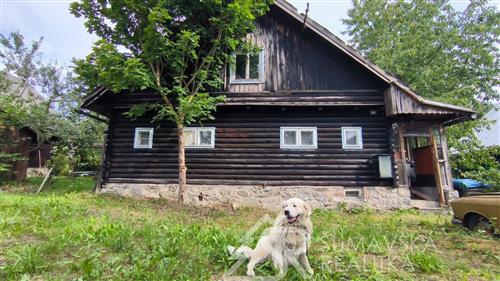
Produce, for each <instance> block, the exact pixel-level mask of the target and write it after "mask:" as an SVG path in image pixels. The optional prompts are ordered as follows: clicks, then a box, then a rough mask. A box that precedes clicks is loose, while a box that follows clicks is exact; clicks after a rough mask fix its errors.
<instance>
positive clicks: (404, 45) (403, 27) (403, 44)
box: [344, 0, 500, 146]
mask: <svg viewBox="0 0 500 281" xmlns="http://www.w3.org/2000/svg"><path fill="white" fill-rule="evenodd" d="M353 3H354V7H353V8H352V9H350V10H349V11H348V15H349V18H348V19H346V20H344V23H345V24H346V25H347V32H346V33H347V34H349V35H350V36H351V38H352V40H351V42H352V43H353V44H354V46H355V47H356V48H357V49H358V50H360V51H361V52H362V53H363V54H364V55H365V56H366V57H367V58H368V59H370V60H371V61H372V62H374V63H376V64H377V65H379V66H380V67H381V68H382V69H385V70H387V71H388V72H390V73H392V74H394V75H396V76H397V77H400V78H401V79H402V80H403V81H405V82H406V83H408V84H409V86H410V87H411V88H413V89H415V90H416V91H417V92H418V93H419V94H421V95H422V96H424V97H426V98H431V99H434V100H438V101H442V102H446V103H451V104H456V105H460V106H465V107H469V108H473V109H475V110H476V111H477V112H478V113H479V117H482V116H483V115H484V114H485V113H486V112H487V111H488V110H489V109H490V108H491V106H492V103H491V102H492V101H494V100H498V99H499V97H500V96H499V94H498V91H497V89H495V87H497V86H498V85H499V78H500V60H499V52H498V43H499V41H498V38H500V14H499V12H498V11H497V9H496V8H495V7H494V5H492V4H490V3H488V2H487V1H471V2H470V3H469V5H468V6H467V8H466V9H465V10H464V11H463V12H461V11H457V10H454V9H453V7H452V6H451V5H450V2H449V1H425V0H413V1H403V0H398V1H385V0H373V1H372V0H370V1H358V0H356V1H354V2H353ZM484 124H485V122H484V120H482V119H479V120H478V121H474V122H467V123H462V124H458V125H454V126H452V127H450V128H448V129H447V135H448V136H449V138H448V139H449V142H450V145H451V146H454V145H455V144H456V142H457V140H458V139H460V138H461V137H464V136H469V137H471V138H473V135H474V129H475V128H478V127H479V126H482V125H484Z"/></svg>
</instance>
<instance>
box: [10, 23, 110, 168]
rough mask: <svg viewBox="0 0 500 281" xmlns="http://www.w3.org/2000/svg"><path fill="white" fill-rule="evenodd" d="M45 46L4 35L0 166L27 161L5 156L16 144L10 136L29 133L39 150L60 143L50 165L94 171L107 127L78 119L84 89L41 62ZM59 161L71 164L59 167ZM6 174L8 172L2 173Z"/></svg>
mask: <svg viewBox="0 0 500 281" xmlns="http://www.w3.org/2000/svg"><path fill="white" fill-rule="evenodd" d="M41 44H42V38H40V39H39V40H36V41H33V42H31V44H27V43H26V42H25V41H24V37H23V36H22V34H21V33H20V32H12V33H10V34H8V35H3V34H0V45H1V46H2V50H1V51H0V57H1V58H2V59H3V61H4V67H3V69H2V71H1V72H0V99H1V100H0V130H3V131H4V132H2V134H1V137H0V151H2V154H0V158H1V159H0V162H2V163H4V164H9V166H10V165H11V164H12V163H13V162H14V161H16V160H19V159H21V158H22V157H23V155H18V154H13V153H7V148H9V147H12V144H13V143H15V141H16V139H15V137H14V135H13V134H11V133H9V134H7V131H11V130H13V129H14V128H18V129H19V128H23V127H29V128H30V129H32V130H34V131H35V132H36V133H37V138H38V139H37V143H38V144H39V145H40V144H42V143H44V142H45V141H47V140H48V139H49V138H51V137H56V138H57V139H58V141H57V143H56V147H54V151H53V152H54V153H53V154H54V159H53V161H51V164H52V165H54V166H65V167H67V168H66V169H65V170H66V171H73V170H74V169H75V168H79V167H81V168H85V169H94V168H96V167H97V165H98V164H99V160H100V157H99V151H98V150H97V149H96V148H95V147H94V142H96V141H98V140H99V139H102V135H103V134H102V133H103V129H104V128H103V125H102V124H97V122H96V121H95V120H92V119H88V118H84V117H82V116H80V115H79V114H78V113H76V111H75V109H76V108H77V107H78V105H79V103H80V100H81V97H82V95H83V90H82V86H81V85H80V84H79V83H78V81H76V80H75V79H74V77H73V75H72V73H71V71H69V70H67V69H66V68H65V67H64V66H61V65H59V64H57V63H56V62H49V63H42V62H41V58H42V57H43V54H42V53H41V52H40V47H41ZM35 89H36V90H38V91H36V90H35ZM38 92H40V93H41V95H40V94H38ZM2 159H3V161H2ZM61 159H62V160H64V161H66V162H67V163H57V161H59V160H61ZM8 168H9V167H7V166H4V170H7V169H8Z"/></svg>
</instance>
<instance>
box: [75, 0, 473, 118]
mask: <svg viewBox="0 0 500 281" xmlns="http://www.w3.org/2000/svg"><path fill="white" fill-rule="evenodd" d="M273 5H274V6H275V7H277V8H279V9H280V10H282V11H283V12H285V13H286V14H287V15H288V16H290V17H291V18H293V19H295V20H296V21H298V22H299V23H300V24H301V25H302V24H303V25H304V28H307V29H309V30H310V31H312V32H313V33H315V34H317V35H318V36H320V37H321V38H323V39H324V40H326V41H327V42H328V43H329V44H331V45H333V46H334V47H336V48H337V49H339V50H340V51H342V52H343V53H345V54H346V55H347V56H349V57H350V58H352V59H353V60H354V61H355V62H357V63H359V64H361V65H362V66H363V67H365V68H366V69H367V70H369V71H370V72H371V73H373V74H374V75H375V76H377V77H378V78H380V79H381V80H382V81H384V82H385V83H387V84H388V85H390V91H386V93H385V95H386V96H387V92H389V93H398V94H399V96H401V97H404V98H405V99H407V100H410V101H409V103H411V104H413V105H416V107H418V108H419V110H418V111H415V112H408V111H404V112H402V111H401V112H400V111H398V110H396V109H394V110H392V109H391V110H389V111H387V115H388V116H390V115H398V114H411V113H413V114H440V115H445V114H449V115H455V117H457V118H455V117H454V119H453V120H459V121H463V120H467V119H472V118H473V114H474V113H475V111H474V110H471V109H468V108H465V107H460V106H455V105H450V104H445V103H440V102H435V101H431V100H427V99H424V98H423V97H421V96H420V95H418V94H417V93H416V92H415V91H413V90H412V89H411V88H410V87H408V86H407V85H405V84H404V83H403V82H402V81H401V80H399V79H398V78H396V77H394V76H393V75H391V74H389V73H387V72H386V71H384V70H383V69H381V68H380V67H378V66H377V65H375V64H374V63H372V62H370V61H369V60H368V59H366V58H365V57H363V56H362V55H361V54H360V53H359V52H358V51H357V50H356V49H354V48H353V47H351V46H349V45H348V44H346V43H345V42H344V41H342V40H341V39H340V38H339V37H337V36H336V35H334V34H333V33H331V32H330V31H329V30H327V29H326V28H325V27H323V26H321V25H320V24H319V23H317V22H316V21H314V20H312V19H311V18H309V17H307V16H305V15H304V14H301V13H299V12H298V11H297V9H296V8H295V7H294V6H293V5H292V4H290V3H288V2H286V1H284V0H275V1H274V3H273ZM108 92H109V91H108V90H107V89H106V88H104V87H98V88H96V89H95V90H94V91H93V92H92V93H90V94H89V95H88V96H87V97H86V98H85V99H84V101H83V103H82V106H81V107H82V108H89V109H92V104H93V103H94V102H96V101H97V100H99V99H100V97H101V96H103V95H105V94H106V93H108ZM292 92H293V91H292ZM276 94H277V95H278V96H279V95H280V93H276ZM262 98H264V99H265V97H261V99H262ZM268 98H271V99H273V100H276V98H278V99H279V98H280V97H277V96H273V97H268ZM263 102H265V101H263ZM325 102H326V103H327V104H325V105H345V104H333V103H332V104H329V103H328V102H327V101H322V103H325ZM243 103H246V104H248V105H253V104H250V103H249V102H248V101H247V100H245V97H241V96H238V95H234V97H231V96H230V95H229V96H228V99H227V104H225V105H238V104H243ZM385 104H386V106H391V104H390V103H389V104H388V103H387V99H386V102H385ZM222 105H224V104H222ZM255 105H259V104H255ZM268 105H302V106H303V105H306V104H304V103H303V102H300V103H295V104H294V103H291V102H290V101H289V100H283V101H282V103H279V102H278V103H274V104H268ZM414 108H415V106H414ZM457 115H460V118H458V116H457Z"/></svg>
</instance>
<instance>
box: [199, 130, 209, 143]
mask: <svg viewBox="0 0 500 281" xmlns="http://www.w3.org/2000/svg"><path fill="white" fill-rule="evenodd" d="M198 136H199V140H200V145H212V131H208V130H201V131H199V135H198Z"/></svg>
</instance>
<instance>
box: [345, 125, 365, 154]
mask: <svg viewBox="0 0 500 281" xmlns="http://www.w3.org/2000/svg"><path fill="white" fill-rule="evenodd" d="M341 130H342V149H363V128H362V127H342V129H341ZM348 131H354V132H356V133H357V134H358V140H359V143H358V144H356V145H352V144H347V137H346V132H348Z"/></svg>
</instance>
